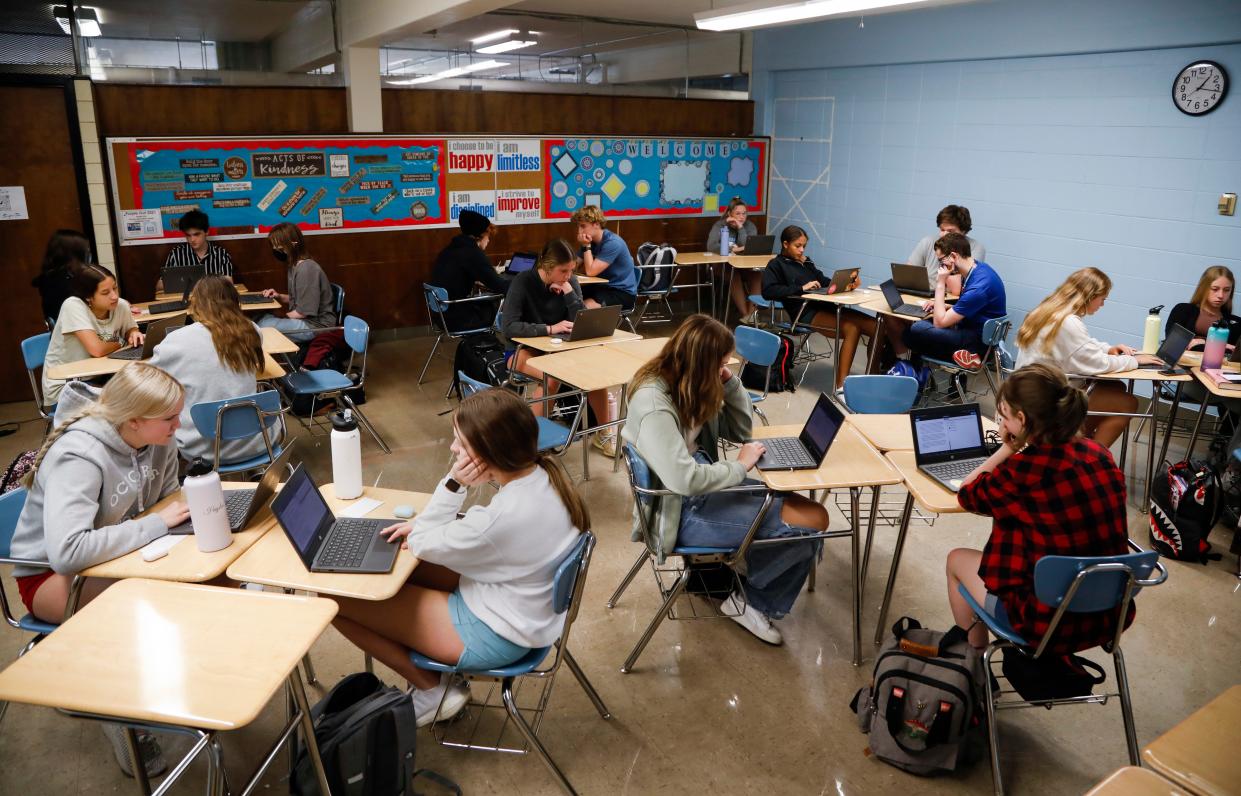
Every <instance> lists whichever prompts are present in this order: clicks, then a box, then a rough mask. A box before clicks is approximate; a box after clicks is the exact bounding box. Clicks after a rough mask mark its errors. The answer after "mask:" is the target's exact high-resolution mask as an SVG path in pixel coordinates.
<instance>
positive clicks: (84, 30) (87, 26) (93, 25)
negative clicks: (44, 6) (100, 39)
mask: <svg viewBox="0 0 1241 796" xmlns="http://www.w3.org/2000/svg"><path fill="white" fill-rule="evenodd" d="M52 16H54V17H56V24H58V25H60V29H61V30H63V31H64V32H65V34H66V35H68V34H70V33H72V32H73V28H72V27H71V26H70V25H69V7H68V6H56V7H55V8H54V9H52ZM76 16H77V18H78V34H79V35H82V36H102V35H103V31H102V30H100V29H99V13H98V11H97V10H96V9H94V8H87V7H86V6H78V8H77V13H76Z"/></svg>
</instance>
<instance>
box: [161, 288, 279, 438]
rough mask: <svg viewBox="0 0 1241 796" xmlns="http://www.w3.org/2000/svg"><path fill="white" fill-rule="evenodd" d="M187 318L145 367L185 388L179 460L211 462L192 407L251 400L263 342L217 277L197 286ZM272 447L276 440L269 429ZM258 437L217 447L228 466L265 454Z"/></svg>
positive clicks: (232, 291)
mask: <svg viewBox="0 0 1241 796" xmlns="http://www.w3.org/2000/svg"><path fill="white" fill-rule="evenodd" d="M189 314H190V316H191V317H193V319H194V321H195V323H192V324H190V325H188V326H185V327H183V328H181V329H175V330H173V331H172V332H170V333H169V334H168V336H167V337H165V338H164V340H163V342H161V343H160V344H159V345H158V346H156V347H155V355H154V356H152V357H151V360H150V363H151V364H152V365H155V366H157V367H159V368H162V369H163V370H165V371H166V372H167V373H168V374H169V375H171V376H172V377H173V378H175V379H176V380H177V381H179V382H180V383H181V385H182V386H183V387H184V388H185V409H184V411H183V412H182V413H181V427H180V428H179V429H178V430H177V446H178V447H179V448H180V449H181V456H182V458H184V459H186V460H188V461H193V460H194V459H195V458H197V457H202V458H203V459H204V460H206V461H213V460H214V458H215V439H214V438H213V437H211V436H206V437H204V436H203V435H201V434H199V433H198V429H197V428H196V427H195V426H194V421H193V419H192V418H191V417H190V408H191V407H193V406H194V404H198V403H205V402H209V401H222V400H224V399H226V398H236V397H238V396H242V395H251V394H253V393H254V392H255V391H256V390H257V389H258V388H257V375H258V374H259V373H260V372H262V370H263V361H264V359H263V341H262V338H261V337H260V336H259V331H258V328H257V327H256V326H255V325H254V323H253V322H252V321H251V320H250V319H249V318H247V317H246V316H245V314H244V313H242V311H241V300H240V299H239V298H238V297H237V288H235V287H233V283H232V282H229V281H228V280H227V279H225V278H224V277H222V276H208V277H205V278H203V279H201V280H199V282H198V284H196V285H194V290H193V292H191V293H190V307H189ZM270 433H271V434H272V437H273V438H272V443H273V444H274V443H275V442H276V441H277V440H278V429H273V430H272V431H271V432H270ZM266 450H267V446H266V445H264V444H263V437H262V436H261V435H257V436H255V437H253V438H251V439H238V440H229V441H226V442H221V443H220V458H221V459H222V460H224V461H227V462H236V461H241V460H243V459H249V458H251V457H254V456H258V455H259V454H260V453H265V452H266Z"/></svg>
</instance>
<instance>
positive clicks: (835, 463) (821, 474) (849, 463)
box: [754, 426, 901, 666]
mask: <svg viewBox="0 0 1241 796" xmlns="http://www.w3.org/2000/svg"><path fill="white" fill-rule="evenodd" d="M800 433H801V426H755V427H754V439H756V440H762V439H768V438H770V437H796V436H797V435H798V434H800ZM754 474H755V475H754V477H756V478H759V479H761V480H762V481H763V483H765V484H766V485H767V486H768V487H770V488H772V489H775V490H778V491H781V492H803V491H810V492H815V491H818V490H824V491H825V492H826V491H828V490H832V489H848V490H849V501H850V508H851V516H850V518H849V520H850V527H849V530H848V531H837V532H835V533H831V532H829V533H830V535H833V536H848V537H849V538H850V540H851V543H852V548H851V558H850V562H851V571H852V587H853V665H854V666H859V665H860V664H861V662H862V587H861V555H860V552H861V533H862V531H861V520H860V516H861V513H860V510H859V500H860V495H861V491H862V488H863V487H870V488H871V509H870V520H869V522H868V524H867V546H868V547H869V545H870V537H871V536H873V535H874V532H875V515H876V514H877V513H878V512H877V506H878V503H879V488H880V487H881V486H884V485H885V484H899V483H900V482H901V478H900V475H898V474H897V472H896V470H894V469H893V468H892V467H891V466H890V465H889V464H888V463H887V462H886V461H884V458H883V456H882V455H881V454H880V453H879V451H877V450H875V449H874V448H872V447H871V446H870V444H869V443H868V442H867V441H866V440H865V439H864V438H863V437H862V435H861V434H859V433H857V431H855V430H854V429H853V428H852V427H851V426H844V427H843V428H841V429H840V431H839V433H837V435H836V439H835V440H834V441H833V442H832V447H831V449H830V450H828V452H827V456H826V457H825V458H824V459H823V463H822V464H820V465H819V466H818V468H816V469H814V470H791V471H766V472H762V471H758V470H755V471H754Z"/></svg>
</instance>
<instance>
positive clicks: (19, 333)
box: [0, 83, 90, 413]
mask: <svg viewBox="0 0 1241 796" xmlns="http://www.w3.org/2000/svg"><path fill="white" fill-rule="evenodd" d="M67 91H68V90H67V89H66V88H65V86H64V85H63V84H60V83H53V84H49V85H11V84H6V85H0V108H3V109H4V112H3V113H0V140H2V141H4V143H5V148H6V150H7V152H8V155H7V156H6V157H4V158H0V185H20V186H23V187H24V188H25V189H26V208H27V210H28V211H29V215H30V218H29V219H27V220H24V221H0V252H4V260H5V267H4V268H3V269H0V296H3V298H0V339H2V340H4V345H2V346H0V379H2V381H0V401H19V400H20V401H25V400H32V396H31V394H30V386H29V384H28V382H27V380H26V374H25V372H24V371H25V369H26V368H25V364H24V363H23V361H22V356H21V347H20V345H19V344H20V342H21V341H22V340H23V339H24V338H27V337H29V336H31V335H34V334H38V333H40V332H42V331H45V330H46V326H45V325H44V323H43V312H42V305H41V304H40V302H39V295H38V291H36V290H35V289H34V288H33V287H31V286H30V280H31V279H33V278H34V277H35V275H36V274H38V272H39V267H40V265H41V264H42V260H43V250H44V247H45V246H46V245H47V239H48V237H50V236H51V234H52V232H54V231H55V230H57V229H61V228H67V229H77V230H83V231H85V232H86V233H87V235H88V236H89V235H90V230H89V229H88V228H87V225H86V223H85V219H84V218H83V213H82V203H83V202H85V201H86V200H85V198H84V197H81V196H79V191H78V188H79V181H78V175H77V172H76V171H75V169H74V151H75V144H74V141H75V140H76V136H75V135H74V132H75V131H74V130H72V129H71V126H70V118H69V112H68V108H67V105H66V102H67V101H72V97H71V95H67ZM67 96H68V99H67ZM31 411H32V413H33V408H32V409H31Z"/></svg>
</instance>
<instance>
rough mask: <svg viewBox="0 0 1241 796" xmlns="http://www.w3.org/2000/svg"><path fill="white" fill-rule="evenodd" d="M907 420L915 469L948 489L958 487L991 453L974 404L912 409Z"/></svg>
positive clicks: (976, 406) (951, 489)
mask: <svg viewBox="0 0 1241 796" xmlns="http://www.w3.org/2000/svg"><path fill="white" fill-rule="evenodd" d="M909 423H910V425H911V426H912V427H913V438H914V461H915V462H916V463H917V465H918V469H919V470H921V471H922V472H924V473H926V474H927V475H928V476H930V477H931V478H932V479H934V480H935V481H937V482H939V483H940V484H941V485H942V486H943V487H944V488H945V489H948V490H950V491H952V492H956V491H958V490H960V488H961V481H962V480H964V478H965V476H967V475H969V474H970V473H972V472H974V468H976V467H978V465H980V464H982V463H983V462H985V461H986V460H987V458H988V457H989V456H990V455H991V454H990V452H989V451H988V449H987V445H986V442H985V441H984V438H983V435H982V411H981V410H980V408H979V406H978V404H962V405H960V406H937V407H934V408H931V409H914V410H912V411H911V412H910V413H909Z"/></svg>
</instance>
